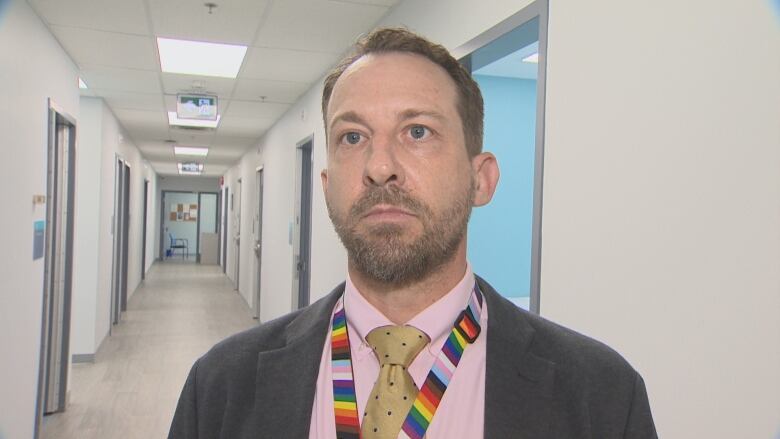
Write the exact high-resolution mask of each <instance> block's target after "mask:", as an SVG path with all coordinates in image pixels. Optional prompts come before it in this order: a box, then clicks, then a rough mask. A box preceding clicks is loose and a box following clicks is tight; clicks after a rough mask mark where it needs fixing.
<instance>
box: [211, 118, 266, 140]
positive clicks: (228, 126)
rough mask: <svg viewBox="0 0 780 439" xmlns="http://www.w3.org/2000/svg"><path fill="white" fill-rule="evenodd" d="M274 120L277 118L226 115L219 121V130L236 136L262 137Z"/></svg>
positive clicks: (221, 132)
mask: <svg viewBox="0 0 780 439" xmlns="http://www.w3.org/2000/svg"><path fill="white" fill-rule="evenodd" d="M274 122H276V119H260V118H243V117H238V116H226V117H223V118H222V120H221V121H220V122H219V129H218V132H219V133H220V134H225V135H228V136H236V137H260V136H261V135H262V134H263V133H264V132H265V131H266V130H267V129H268V128H270V127H271V125H273V124H274Z"/></svg>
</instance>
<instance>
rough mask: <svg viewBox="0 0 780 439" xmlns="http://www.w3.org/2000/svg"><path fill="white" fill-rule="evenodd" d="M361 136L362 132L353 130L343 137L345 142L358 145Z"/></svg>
mask: <svg viewBox="0 0 780 439" xmlns="http://www.w3.org/2000/svg"><path fill="white" fill-rule="evenodd" d="M361 137H362V136H361V135H360V133H356V132H354V131H351V132H349V133H347V134H344V136H343V137H342V138H341V139H342V141H343V142H346V143H348V144H350V145H357V144H358V143H360V139H361Z"/></svg>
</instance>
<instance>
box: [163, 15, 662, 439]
mask: <svg viewBox="0 0 780 439" xmlns="http://www.w3.org/2000/svg"><path fill="white" fill-rule="evenodd" d="M322 108H323V117H324V120H325V131H326V136H327V148H328V166H327V169H326V170H324V171H322V185H323V189H324V191H325V197H326V201H327V206H328V212H329V214H330V218H331V220H332V221H333V224H334V226H335V228H336V231H337V233H338V235H339V237H340V238H341V240H342V242H343V243H344V245H345V247H346V248H347V253H348V272H347V280H346V282H345V284H342V285H340V286H338V287H337V288H336V289H335V290H334V291H333V292H332V293H331V294H329V295H328V296H326V297H325V298H324V299H322V300H320V301H318V302H316V303H315V304H313V305H311V306H310V307H308V308H305V309H303V310H299V311H296V312H294V313H292V314H290V315H288V316H285V317H282V318H280V319H277V320H274V321H272V322H268V323H266V324H263V325H261V326H260V327H258V328H255V329H252V330H249V331H247V332H244V333H241V334H238V335H235V336H233V337H231V338H229V339H227V340H225V341H223V342H221V343H220V344H218V345H217V346H215V347H214V348H213V349H212V350H211V351H209V352H208V353H207V354H206V355H204V356H203V357H202V358H200V359H199V360H198V361H197V362H196V363H195V365H194V366H193V368H192V371H191V372H190V375H189V377H188V379H187V383H186V384H185V386H184V390H183V392H182V396H181V399H180V401H179V405H178V408H177V410H176V414H175V416H174V420H173V424H172V426H171V432H170V436H169V437H170V438H230V439H233V438H250V437H251V438H306V437H308V438H326V439H331V438H336V437H338V438H358V437H362V438H396V437H402V438H406V437H412V438H421V437H427V438H429V439H439V438H469V439H471V438H481V437H484V438H489V439H495V438H599V439H603V438H652V437H656V433H655V428H654V426H653V421H652V417H651V414H650V408H649V404H648V400H647V395H646V392H645V386H644V383H643V381H642V378H641V377H640V376H639V375H638V374H637V372H635V371H634V370H633V369H632V368H631V367H630V366H629V365H628V364H627V363H626V362H625V361H624V360H623V359H622V358H621V357H620V356H619V355H618V354H617V353H615V352H614V351H612V350H611V349H609V348H608V347H606V346H604V345H603V344H600V343H598V342H596V341H593V340H591V339H588V338H586V337H584V336H582V335H579V334H577V333H575V332H573V331H570V330H567V329H565V328H562V327H560V326H557V325H555V324H553V323H550V322H548V321H546V320H544V319H542V318H539V317H538V316H534V315H532V314H529V313H527V312H525V311H523V310H521V309H518V308H516V307H515V306H514V305H512V304H511V303H510V302H508V301H506V300H504V299H503V298H501V296H499V295H498V294H497V293H496V292H495V291H494V290H493V289H492V288H491V287H490V285H488V283H487V282H485V281H484V280H482V279H480V278H478V277H476V276H475V275H474V274H473V273H472V272H471V268H470V266H469V264H468V263H467V260H466V226H467V222H468V218H469V214H470V211H471V208H472V206H481V205H484V204H487V203H488V202H489V201H490V199H491V197H492V196H493V193H494V191H495V188H496V185H497V183H498V178H499V171H498V165H497V163H496V158H495V157H494V156H493V155H492V154H490V153H487V152H482V118H483V117H482V116H483V109H482V97H481V94H480V92H479V88H478V87H477V85H476V83H475V82H474V81H473V80H472V78H471V77H470V75H469V74H468V73H467V72H466V71H465V70H464V69H463V68H462V67H461V66H460V64H459V63H458V62H457V61H456V60H455V59H453V58H452V56H451V55H450V54H449V53H448V52H447V51H446V50H445V49H444V48H443V47H441V46H438V45H434V44H432V43H430V42H428V41H427V40H424V39H423V38H421V37H419V36H417V35H414V34H412V33H410V32H408V31H405V30H401V29H381V30H378V31H375V32H373V33H372V34H370V35H368V36H367V37H365V38H364V39H362V40H361V41H360V42H359V43H358V45H357V49H356V54H355V55H354V56H351V57H349V58H347V59H345V60H344V61H343V62H342V63H341V64H340V65H339V66H338V67H337V68H336V69H335V70H334V71H333V72H332V73H331V74H330V75H329V76H328V78H327V79H326V81H325V87H324V92H323V101H322Z"/></svg>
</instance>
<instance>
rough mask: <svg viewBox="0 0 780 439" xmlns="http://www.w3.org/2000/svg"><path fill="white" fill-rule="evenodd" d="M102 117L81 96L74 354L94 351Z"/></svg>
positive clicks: (99, 106)
mask: <svg viewBox="0 0 780 439" xmlns="http://www.w3.org/2000/svg"><path fill="white" fill-rule="evenodd" d="M102 119H103V103H102V101H101V100H100V99H97V98H86V97H82V98H81V99H80V100H79V126H78V145H77V154H76V175H77V176H78V178H77V181H76V194H77V196H76V207H75V231H74V234H75V243H74V249H73V296H72V298H73V302H72V305H71V310H72V317H71V346H70V348H71V352H72V353H73V354H74V355H90V354H94V353H95V350H96V343H95V319H96V315H95V312H96V307H95V301H96V300H97V291H98V266H99V262H98V261H99V260H98V248H99V247H98V230H99V229H100V227H101V225H100V221H99V220H100V183H101V181H100V171H101V166H100V163H101V160H102V157H103V151H102V150H103V143H102V141H103V138H102V132H101V131H102V130H101V126H102Z"/></svg>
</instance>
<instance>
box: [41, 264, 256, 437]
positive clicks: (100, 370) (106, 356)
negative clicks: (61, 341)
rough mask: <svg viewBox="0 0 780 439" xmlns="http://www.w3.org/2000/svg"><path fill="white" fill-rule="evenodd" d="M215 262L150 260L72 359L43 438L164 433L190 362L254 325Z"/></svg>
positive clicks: (149, 435) (44, 427)
mask: <svg viewBox="0 0 780 439" xmlns="http://www.w3.org/2000/svg"><path fill="white" fill-rule="evenodd" d="M233 288H234V287H233V284H232V283H231V282H230V281H229V280H228V279H227V278H226V277H225V276H224V275H223V274H222V269H221V268H220V267H218V266H201V265H198V264H194V263H186V262H180V261H179V262H174V261H170V262H163V263H157V264H155V265H154V266H153V267H152V268H151V270H150V271H149V273H148V274H147V277H146V280H145V281H144V282H142V284H141V286H140V287H139V288H138V289H137V290H136V292H135V294H133V295H132V296H131V297H130V299H129V301H128V304H127V312H125V313H124V314H123V316H122V321H121V323H120V324H119V325H116V326H114V328H113V333H112V335H110V336H109V337H107V338H106V339H105V340H104V341H103V344H102V346H101V347H100V349H99V350H98V352H97V353H96V355H95V362H94V363H80V364H74V365H73V369H72V372H71V376H70V392H69V396H68V397H69V400H68V406H67V409H66V411H65V412H63V413H58V414H53V415H48V416H45V417H44V423H43V428H42V434H41V438H44V439H55V438H56V439H70V438H73V439H75V438H79V439H98V438H100V439H111V438H122V439H135V438H139V439H140V438H144V439H149V438H164V437H166V436H167V433H168V427H169V426H170V423H171V419H172V416H173V412H174V409H175V408H176V402H177V400H178V396H179V392H180V391H181V388H182V386H183V385H184V380H185V379H186V377H187V373H188V372H189V369H190V366H192V363H193V362H194V361H195V359H197V358H198V357H199V356H201V355H202V354H203V353H205V352H206V351H207V350H208V349H209V348H210V347H211V346H212V345H214V343H216V342H218V341H219V340H221V339H223V338H225V337H227V336H228V335H231V334H234V333H236V332H239V331H242V330H244V329H247V328H250V327H252V326H254V325H255V324H256V322H257V321H256V320H254V319H252V316H251V310H250V309H249V308H248V307H247V305H246V302H244V300H243V298H242V297H241V296H240V295H239V294H238V293H237V292H236V291H234V289H233Z"/></svg>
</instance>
